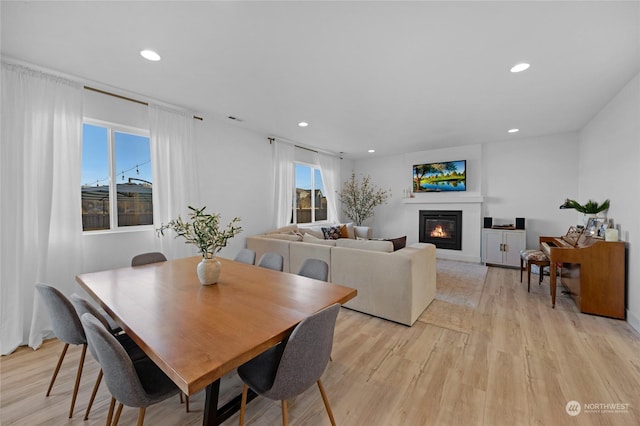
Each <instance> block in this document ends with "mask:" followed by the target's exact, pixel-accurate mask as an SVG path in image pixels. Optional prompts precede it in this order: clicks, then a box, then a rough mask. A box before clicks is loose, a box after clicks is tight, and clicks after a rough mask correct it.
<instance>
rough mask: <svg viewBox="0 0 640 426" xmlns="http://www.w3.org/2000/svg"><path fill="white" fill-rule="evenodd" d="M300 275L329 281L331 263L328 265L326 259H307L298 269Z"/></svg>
mask: <svg viewBox="0 0 640 426" xmlns="http://www.w3.org/2000/svg"><path fill="white" fill-rule="evenodd" d="M298 275H302V276H303V277H307V278H313V279H316V280H320V281H327V280H328V279H329V265H327V262H325V261H324V260H320V259H313V258H309V259H305V261H304V262H303V263H302V266H301V267H300V270H299V271H298Z"/></svg>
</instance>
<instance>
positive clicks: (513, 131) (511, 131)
mask: <svg viewBox="0 0 640 426" xmlns="http://www.w3.org/2000/svg"><path fill="white" fill-rule="evenodd" d="M519 131H520V129H509V130H508V132H509V133H518V132H519Z"/></svg>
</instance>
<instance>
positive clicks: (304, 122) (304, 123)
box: [298, 121, 309, 127]
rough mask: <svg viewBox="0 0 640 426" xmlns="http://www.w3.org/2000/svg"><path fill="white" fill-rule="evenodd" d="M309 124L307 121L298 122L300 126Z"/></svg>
mask: <svg viewBox="0 0 640 426" xmlns="http://www.w3.org/2000/svg"><path fill="white" fill-rule="evenodd" d="M308 125H309V123H307V122H306V121H301V122H299V123H298V126H300V127H307V126H308Z"/></svg>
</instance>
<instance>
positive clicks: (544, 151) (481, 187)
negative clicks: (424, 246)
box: [354, 133, 578, 248]
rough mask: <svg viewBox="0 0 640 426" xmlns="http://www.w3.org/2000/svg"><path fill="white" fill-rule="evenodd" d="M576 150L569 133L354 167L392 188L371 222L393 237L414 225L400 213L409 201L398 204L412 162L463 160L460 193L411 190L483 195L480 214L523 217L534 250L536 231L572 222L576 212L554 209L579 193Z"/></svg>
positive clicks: (553, 231)
mask: <svg viewBox="0 0 640 426" xmlns="http://www.w3.org/2000/svg"><path fill="white" fill-rule="evenodd" d="M577 152H578V136H577V134H575V133H570V134H561V135H552V136H547V137H539V138H528V139H517V140H511V141H506V142H493V143H488V144H483V145H469V146H462V147H452V148H444V149H437V150H429V151H420V152H414V153H408V154H404V155H395V156H389V157H377V158H371V159H365V160H359V161H356V162H355V166H354V168H355V170H356V172H357V173H359V174H369V175H370V176H371V180H372V182H374V183H375V184H377V185H378V186H381V187H382V188H391V190H392V192H393V197H392V198H391V199H390V200H389V203H388V204H386V205H382V206H380V207H377V208H376V211H375V216H374V218H373V219H372V220H371V221H370V225H371V226H373V227H374V233H375V235H377V236H381V237H389V238H393V237H398V236H401V235H397V234H399V233H401V232H404V231H405V230H407V229H413V228H409V227H408V226H407V223H406V222H407V221H413V220H414V219H415V222H416V223H417V215H415V216H416V217H415V218H414V217H413V216H414V215H413V214H405V211H406V210H407V209H409V210H412V211H413V208H412V207H413V206H414V205H413V204H405V203H403V202H402V190H403V189H407V188H410V186H411V175H412V169H411V166H412V165H413V164H417V163H422V162H433V161H450V160H467V170H468V172H469V173H468V178H467V180H468V190H467V191H466V192H465V193H446V194H445V193H439V194H416V195H415V196H416V199H417V198H422V199H425V200H427V199H431V200H433V199H434V197H447V198H453V199H454V200H455V197H472V196H482V197H483V198H484V200H483V204H482V215H483V216H491V217H493V218H494V220H495V222H496V223H503V224H504V223H515V218H516V217H524V218H525V219H526V228H527V246H528V247H531V248H535V247H538V237H539V236H540V235H563V234H564V233H566V231H567V229H568V228H569V226H570V225H573V224H576V223H577V222H576V221H577V220H578V217H577V216H576V215H575V214H572V213H567V212H566V211H563V210H559V209H558V207H559V206H560V204H562V202H563V201H564V199H565V198H567V197H574V196H575V195H576V194H577V192H578V188H577V183H576V177H577V175H578V165H577V163H578V161H577ZM434 205H435V204H434ZM439 209H442V208H439ZM477 226H478V228H480V227H481V226H482V225H481V224H480V223H478V224H477ZM416 229H417V228H416ZM463 232H465V236H466V231H465V230H464V229H463ZM474 232H475V233H479V232H480V230H479V229H478V230H475V231H474ZM416 233H417V231H416ZM475 233H474V236H473V238H475ZM463 239H464V238H463ZM412 240H413V241H416V240H417V235H407V241H408V242H409V241H412ZM463 244H464V243H463ZM474 244H475V242H474Z"/></svg>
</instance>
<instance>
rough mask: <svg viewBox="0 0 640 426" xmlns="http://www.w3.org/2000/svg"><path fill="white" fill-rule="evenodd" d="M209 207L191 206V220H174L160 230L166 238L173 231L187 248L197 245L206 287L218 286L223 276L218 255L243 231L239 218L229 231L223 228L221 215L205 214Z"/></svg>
mask: <svg viewBox="0 0 640 426" xmlns="http://www.w3.org/2000/svg"><path fill="white" fill-rule="evenodd" d="M205 209H206V207H202V208H195V207H192V206H189V210H191V212H190V213H189V219H188V220H183V219H182V217H180V216H178V218H177V219H172V220H170V221H169V222H168V223H167V224H166V225H164V224H163V225H162V226H160V228H158V229H157V232H158V236H164V232H165V231H167V230H172V231H174V232H175V233H176V236H175V238H178V237H182V238H184V239H185V244H193V245H194V246H196V247H197V249H198V252H200V254H201V255H202V261H201V262H200V263H199V264H198V268H197V272H198V278H199V279H200V282H201V283H202V284H215V283H216V282H217V280H218V277H219V275H220V262H219V261H218V260H217V259H215V256H216V254H218V252H219V251H220V250H222V249H223V248H224V247H226V246H227V243H228V241H229V240H230V239H231V238H233V237H235V236H236V235H237V234H239V233H240V232H241V231H242V227H240V226H238V223H239V222H240V218H239V217H234V218H233V219H232V220H231V222H229V224H228V225H227V226H226V227H225V228H222V227H221V226H220V218H221V216H220V214H219V213H205Z"/></svg>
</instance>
